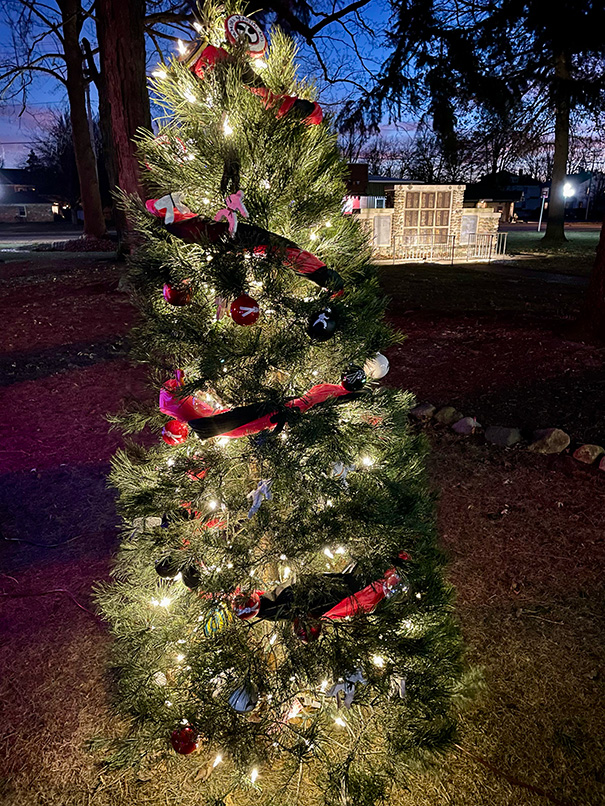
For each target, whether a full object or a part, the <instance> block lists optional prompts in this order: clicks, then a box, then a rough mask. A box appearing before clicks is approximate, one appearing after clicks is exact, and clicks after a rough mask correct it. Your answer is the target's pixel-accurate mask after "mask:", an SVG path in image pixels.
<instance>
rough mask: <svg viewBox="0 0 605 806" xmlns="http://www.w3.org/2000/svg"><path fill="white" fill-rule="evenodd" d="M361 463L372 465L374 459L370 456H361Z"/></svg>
mask: <svg viewBox="0 0 605 806" xmlns="http://www.w3.org/2000/svg"><path fill="white" fill-rule="evenodd" d="M361 464H362V465H363V466H364V467H372V465H373V464H374V459H372V457H371V456H362V457H361Z"/></svg>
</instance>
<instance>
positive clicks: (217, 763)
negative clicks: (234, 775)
mask: <svg viewBox="0 0 605 806" xmlns="http://www.w3.org/2000/svg"><path fill="white" fill-rule="evenodd" d="M222 760H223V757H222V756H221V754H220V753H218V754H217V756H216V758H215V759H214V761H213V762H212V766H213V767H218V765H219V764H220V763H221V761H222Z"/></svg>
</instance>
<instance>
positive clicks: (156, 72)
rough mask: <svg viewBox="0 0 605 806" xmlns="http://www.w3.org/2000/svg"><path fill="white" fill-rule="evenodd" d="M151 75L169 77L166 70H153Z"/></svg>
mask: <svg viewBox="0 0 605 806" xmlns="http://www.w3.org/2000/svg"><path fill="white" fill-rule="evenodd" d="M151 75H152V76H153V77H154V78H162V79H164V78H168V73H167V72H166V71H165V70H153V71H152V73H151Z"/></svg>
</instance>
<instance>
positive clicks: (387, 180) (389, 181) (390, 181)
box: [368, 174, 425, 185]
mask: <svg viewBox="0 0 605 806" xmlns="http://www.w3.org/2000/svg"><path fill="white" fill-rule="evenodd" d="M368 182H379V183H380V184H381V185H424V184H425V183H424V182H418V181H417V180H415V179H395V177H393V176H378V175H377V174H370V175H369V176H368Z"/></svg>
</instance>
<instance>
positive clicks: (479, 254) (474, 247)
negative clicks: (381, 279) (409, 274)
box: [374, 232, 508, 263]
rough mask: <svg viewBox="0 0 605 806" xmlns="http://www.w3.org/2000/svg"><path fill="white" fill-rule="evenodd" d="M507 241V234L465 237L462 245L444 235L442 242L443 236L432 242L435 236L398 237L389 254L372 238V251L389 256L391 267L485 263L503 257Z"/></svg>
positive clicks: (388, 248)
mask: <svg viewBox="0 0 605 806" xmlns="http://www.w3.org/2000/svg"><path fill="white" fill-rule="evenodd" d="M507 238H508V233H506V232H497V233H493V234H478V235H477V234H467V235H465V237H464V242H461V239H460V237H456V236H455V235H448V236H447V237H446V238H445V239H444V238H443V236H437V238H435V236H423V237H420V236H418V237H415V236H409V235H399V236H395V238H393V245H392V251H391V246H384V245H383V246H379V245H378V244H377V243H376V238H374V248H375V250H376V251H378V250H380V251H381V252H383V253H384V252H388V253H390V257H391V258H392V260H393V263H395V262H396V261H402V260H409V261H414V262H419V261H429V262H430V261H434V260H435V261H436V260H439V261H443V260H449V261H450V262H451V263H453V262H454V261H455V260H458V261H470V260H484V261H487V262H489V261H491V260H493V259H494V258H497V257H499V256H500V255H504V254H505V253H506V241H507Z"/></svg>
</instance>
